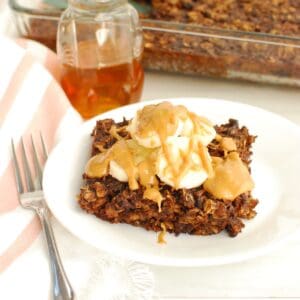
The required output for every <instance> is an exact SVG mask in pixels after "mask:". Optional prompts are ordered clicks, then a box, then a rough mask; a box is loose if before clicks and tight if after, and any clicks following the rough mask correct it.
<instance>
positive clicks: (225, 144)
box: [220, 137, 237, 152]
mask: <svg viewBox="0 0 300 300" xmlns="http://www.w3.org/2000/svg"><path fill="white" fill-rule="evenodd" d="M220 146H221V147H222V148H223V150H224V151H226V152H230V151H236V150H237V148H236V143H235V141H234V140H233V139H232V138H229V137H223V138H221V140H220Z"/></svg>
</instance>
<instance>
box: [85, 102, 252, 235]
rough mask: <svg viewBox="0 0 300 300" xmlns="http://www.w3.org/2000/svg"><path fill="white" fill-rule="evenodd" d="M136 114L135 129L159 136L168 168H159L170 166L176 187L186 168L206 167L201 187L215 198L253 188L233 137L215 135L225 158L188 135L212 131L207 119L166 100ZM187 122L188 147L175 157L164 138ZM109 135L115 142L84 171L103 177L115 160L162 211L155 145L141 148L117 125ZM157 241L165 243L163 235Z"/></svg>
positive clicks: (132, 183) (141, 133)
mask: <svg viewBox="0 0 300 300" xmlns="http://www.w3.org/2000/svg"><path fill="white" fill-rule="evenodd" d="M137 116H138V122H137V128H136V133H137V135H138V136H140V137H145V138H147V137H148V136H149V134H150V136H151V133H154V134H156V135H157V136H158V137H159V140H160V143H161V147H160V149H161V150H162V152H163V155H164V157H165V159H166V161H167V166H166V169H165V170H163V171H164V172H167V169H168V170H171V175H172V182H174V187H175V189H177V188H179V184H180V182H181V179H182V178H183V177H184V176H185V175H186V174H187V172H188V171H189V170H204V171H205V172H206V173H207V174H208V179H207V180H206V182H205V183H204V188H205V189H206V190H207V191H208V192H210V193H211V194H212V195H213V196H215V197H216V198H219V199H226V200H234V199H235V198H236V197H237V196H238V195H240V194H242V193H244V192H246V191H249V190H251V189H252V188H253V181H252V179H251V177H250V174H249V171H248V169H247V167H246V166H245V165H244V164H243V162H242V161H241V159H240V157H239V155H238V153H237V152H236V149H237V148H236V144H235V142H234V140H233V139H231V138H226V137H225V138H222V137H221V136H219V135H217V136H216V139H217V141H218V142H220V145H221V147H222V148H223V150H224V152H225V159H223V158H219V157H210V155H209V152H208V149H207V147H206V146H205V145H203V144H202V143H201V142H200V141H199V140H198V139H195V138H192V137H194V136H197V135H202V136H203V135H205V134H210V132H209V131H208V130H209V129H208V128H207V126H209V127H210V128H211V127H213V125H212V124H211V123H210V121H208V120H207V119H205V118H202V117H198V116H197V115H195V114H194V113H191V112H189V111H188V110H187V109H186V108H185V107H183V106H173V105H172V104H171V103H168V102H163V103H160V104H158V105H149V106H145V107H144V108H143V109H142V110H140V111H138V113H137ZM186 120H190V121H191V122H192V127H191V131H192V132H191V137H190V139H189V145H188V147H187V148H188V149H186V150H185V151H181V150H180V153H179V158H175V159H174V157H172V151H171V150H172V149H171V148H170V147H171V146H170V144H168V142H167V139H168V137H169V136H172V135H174V134H175V133H176V131H177V130H178V126H179V122H180V121H182V122H185V121H186ZM110 133H111V134H112V136H114V137H115V138H116V139H117V140H118V141H117V142H116V143H115V144H114V145H113V146H112V147H111V148H110V149H109V150H105V151H104V152H103V153H100V154H98V155H96V156H94V157H92V158H91V159H90V160H89V162H88V163H87V166H86V174H87V175H88V176H89V177H93V178H95V177H103V176H106V175H107V174H108V173H109V166H110V162H111V161H112V160H113V161H114V162H116V163H117V164H118V165H119V166H120V167H121V168H122V169H123V170H124V172H125V173H126V174H127V177H128V184H129V188H130V189H132V190H134V189H137V188H138V187H139V184H140V185H142V186H144V187H145V191H144V194H143V197H144V198H145V199H149V200H152V201H155V202H156V203H157V205H158V209H159V212H160V211H161V202H162V201H163V197H162V195H161V193H160V191H159V185H158V180H157V178H156V175H157V174H156V162H157V157H158V153H159V149H158V148H145V147H142V146H140V145H139V144H138V143H137V142H136V141H135V140H133V139H132V140H124V139H123V138H122V137H121V136H120V135H119V134H118V132H117V128H116V127H115V126H113V127H112V128H111V130H110ZM101 150H102V149H101ZM227 153H229V154H228V155H227ZM193 155H197V157H199V159H200V162H199V164H195V163H194V161H193V160H192V156H193ZM163 226H165V225H164V224H162V229H163V230H164V231H165V227H163ZM161 240H162V241H163V233H162V237H161Z"/></svg>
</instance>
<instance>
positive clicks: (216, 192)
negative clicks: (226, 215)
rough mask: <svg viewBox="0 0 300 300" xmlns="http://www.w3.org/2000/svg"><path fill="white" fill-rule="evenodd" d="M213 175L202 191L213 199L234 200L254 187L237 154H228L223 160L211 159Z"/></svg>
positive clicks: (246, 169) (218, 158)
mask: <svg viewBox="0 0 300 300" xmlns="http://www.w3.org/2000/svg"><path fill="white" fill-rule="evenodd" d="M213 169H214V175H213V176H212V177H210V178H208V179H207V180H206V181H205V182H204V189H205V190H206V191H208V192H209V193H211V194H212V195H213V196H214V197H216V198H218V199H224V200H231V201H232V200H234V199H235V198H236V197H237V196H239V195H241V194H243V193H245V192H248V191H251V190H252V189H253V187H254V183H253V180H252V178H251V176H250V173H249V171H248V168H247V167H246V165H245V164H244V163H243V162H242V160H241V158H240V157H239V154H238V153H237V152H230V153H229V154H228V155H227V157H226V158H225V159H223V158H220V157H213Z"/></svg>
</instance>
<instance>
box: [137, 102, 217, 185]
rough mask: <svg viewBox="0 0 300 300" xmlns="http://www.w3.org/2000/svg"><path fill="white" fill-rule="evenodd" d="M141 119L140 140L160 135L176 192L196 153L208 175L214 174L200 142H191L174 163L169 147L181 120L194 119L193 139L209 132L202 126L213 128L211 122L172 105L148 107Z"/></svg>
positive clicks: (139, 115) (204, 148)
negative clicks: (170, 139) (169, 142)
mask: <svg viewBox="0 0 300 300" xmlns="http://www.w3.org/2000/svg"><path fill="white" fill-rule="evenodd" d="M138 119H139V122H138V126H137V134H138V135H139V136H140V137H147V136H148V135H149V132H154V133H156V134H158V136H159V139H160V142H161V147H162V150H163V153H164V156H165V158H166V160H167V162H168V168H170V169H171V173H172V177H173V178H172V179H173V180H172V181H173V182H174V186H175V188H176V189H178V188H179V183H180V181H181V179H182V178H183V177H184V175H185V174H186V173H187V172H188V170H189V169H190V168H191V166H192V165H193V162H192V153H193V152H195V153H199V155H200V157H201V160H202V165H203V167H204V169H205V170H206V172H207V173H208V174H209V175H211V174H212V167H211V160H210V157H209V154H208V151H207V148H206V147H205V146H203V145H202V144H201V143H195V141H194V140H193V139H190V143H189V147H188V151H185V152H183V153H181V155H180V156H181V159H180V161H175V162H174V161H173V160H172V155H171V151H170V149H169V147H168V144H167V138H168V136H170V135H174V134H175V132H176V130H177V128H178V123H179V121H183V122H184V121H186V120H188V119H189V120H191V121H192V124H193V129H192V133H191V136H194V135H197V134H203V133H204V134H205V133H207V129H206V127H205V126H203V125H202V124H205V125H206V126H209V127H213V125H212V123H211V122H210V121H209V120H207V119H206V118H203V117H199V116H197V115H196V114H194V113H191V112H189V111H188V110H187V109H186V108H185V107H184V106H181V105H179V106H173V105H172V104H171V103H169V102H163V103H160V104H158V105H149V106H145V107H144V108H143V109H142V110H141V111H139V112H138ZM201 167H202V166H201Z"/></svg>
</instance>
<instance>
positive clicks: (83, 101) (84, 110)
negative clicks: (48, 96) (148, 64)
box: [57, 0, 144, 119]
mask: <svg viewBox="0 0 300 300" xmlns="http://www.w3.org/2000/svg"><path fill="white" fill-rule="evenodd" d="M57 51H58V55H59V57H60V59H61V62H62V79H61V85H62V87H63V89H64V91H65V92H66V94H67V96H68V98H69V100H70V102H71V104H72V105H73V106H74V107H75V109H76V110H77V111H78V112H79V113H80V114H81V115H82V117H83V118H85V119H89V118H91V117H93V116H95V115H98V114H99V113H102V112H104V111H107V110H110V109H112V108H115V107H118V106H121V105H125V104H128V103H133V102H137V101H138V100H139V99H140V97H141V93H142V88H143V82H144V73H143V69H142V66H141V55H142V32H141V27H140V23H139V19H138V14H137V12H136V11H135V9H134V8H133V7H132V6H131V5H129V4H128V3H127V1H124V0H70V1H69V7H68V9H67V10H66V11H65V12H64V13H63V15H62V17H61V20H60V23H59V27H58V38H57Z"/></svg>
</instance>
